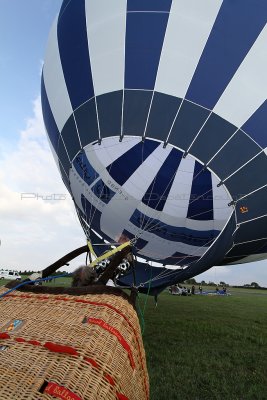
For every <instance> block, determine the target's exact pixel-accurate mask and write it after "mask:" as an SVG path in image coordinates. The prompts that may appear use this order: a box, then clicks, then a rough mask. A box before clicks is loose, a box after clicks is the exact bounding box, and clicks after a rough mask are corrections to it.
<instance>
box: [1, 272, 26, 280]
mask: <svg viewBox="0 0 267 400" xmlns="http://www.w3.org/2000/svg"><path fill="white" fill-rule="evenodd" d="M0 279H7V280H10V281H11V280H12V281H15V280H16V281H20V280H21V276H20V274H19V273H18V271H13V270H7V269H1V270H0Z"/></svg>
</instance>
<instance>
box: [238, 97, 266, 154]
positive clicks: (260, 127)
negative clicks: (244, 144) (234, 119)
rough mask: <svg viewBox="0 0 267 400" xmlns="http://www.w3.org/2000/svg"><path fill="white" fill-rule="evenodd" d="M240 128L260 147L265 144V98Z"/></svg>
mask: <svg viewBox="0 0 267 400" xmlns="http://www.w3.org/2000/svg"><path fill="white" fill-rule="evenodd" d="M242 129H243V131H245V132H246V133H248V134H249V135H250V136H251V137H252V139H254V140H255V141H256V142H257V143H258V144H259V145H260V146H261V147H266V146H267V132H266V130H267V100H265V101H264V103H263V104H262V105H261V106H260V107H259V108H258V109H257V110H256V111H255V112H254V114H253V115H252V116H251V117H250V118H249V119H248V120H247V122H246V123H245V124H244V125H243V126H242Z"/></svg>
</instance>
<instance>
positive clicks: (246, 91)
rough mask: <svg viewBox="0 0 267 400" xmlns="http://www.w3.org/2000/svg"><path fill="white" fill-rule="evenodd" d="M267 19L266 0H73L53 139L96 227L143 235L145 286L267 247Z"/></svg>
mask: <svg viewBox="0 0 267 400" xmlns="http://www.w3.org/2000/svg"><path fill="white" fill-rule="evenodd" d="M266 22H267V4H266V1H265V0H259V1H258V2H257V5H255V4H254V2H252V1H247V2H244V1H242V0H236V1H235V2H233V1H231V0H225V1H222V0H212V1H211V0H203V1H201V2H199V1H198V0H186V1H185V0H172V1H171V0H157V1H154V0H143V1H136V0H128V1H126V0H110V1H108V2H106V1H104V0H66V1H63V3H62V6H61V10H60V13H59V15H58V17H57V18H56V20H55V21H54V24H53V26H52V28H51V32H50V35H49V39H48V45H47V50H46V55H45V62H44V67H43V73H42V108H43V116H44V122H45V126H46V130H47V133H48V139H49V142H50V145H51V149H52V152H53V155H54V157H55V160H56V163H57V165H58V168H59V171H60V174H61V176H62V179H63V181H64V183H65V185H66V187H67V188H68V190H69V192H70V194H71V195H72V197H73V200H74V203H75V206H76V209H77V212H78V214H79V218H80V221H81V224H82V226H83V228H84V230H85V233H86V234H87V235H89V232H91V235H97V238H98V239H97V240H98V241H100V242H101V241H102V242H103V243H104V240H105V241H108V242H112V243H113V242H123V241H125V240H128V239H135V247H134V252H135V254H136V255H137V256H138V257H140V258H139V259H138V260H139V261H138V267H137V268H136V271H137V274H136V275H137V277H136V279H137V281H138V285H139V286H140V287H142V288H144V290H145V289H147V288H148V287H149V288H151V290H152V292H153V290H154V291H157V289H162V288H164V287H165V286H167V285H169V284H171V283H173V282H177V281H181V280H184V279H185V278H189V277H191V276H194V275H197V274H199V273H201V272H203V271H205V270H206V269H208V268H210V267H211V266H213V265H225V264H235V263H243V262H250V261H256V260H261V259H264V258H266V255H267V239H266V238H267V224H266V221H267V217H266V215H267V185H266V184H267V179H266V174H265V173H263V171H266V169H267V158H266V154H267V152H266V146H267V135H266V132H265V130H264V127H265V126H266V123H267V101H266V93H267V77H266V68H267V54H266V52H265V51H264V49H265V46H266V40H267V26H266ZM147 262H149V264H148V263H147ZM151 271H152V273H151ZM150 277H151V278H150ZM121 283H123V284H131V283H132V277H131V276H128V277H125V278H123V279H122V280H121Z"/></svg>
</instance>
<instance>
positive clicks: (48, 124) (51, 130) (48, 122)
mask: <svg viewBox="0 0 267 400" xmlns="http://www.w3.org/2000/svg"><path fill="white" fill-rule="evenodd" d="M41 99H42V111H43V117H44V124H45V128H46V131H47V134H48V135H49V138H50V141H51V143H52V145H53V147H54V149H55V151H56V152H57V149H58V139H59V135H60V133H59V130H58V127H57V124H56V122H55V119H54V116H53V113H52V111H51V107H50V104H49V101H48V97H47V94H46V90H45V84H44V77H43V75H42V81H41Z"/></svg>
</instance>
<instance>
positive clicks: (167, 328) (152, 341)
mask: <svg viewBox="0 0 267 400" xmlns="http://www.w3.org/2000/svg"><path fill="white" fill-rule="evenodd" d="M69 282H70V281H69V278H60V279H58V280H57V281H56V285H57V286H58V285H60V286H61V285H62V286H65V285H66V284H67V283H69ZM4 283H5V281H0V285H1V284H4ZM49 285H52V286H54V285H55V283H54V282H51V283H49ZM213 289H214V288H213ZM229 291H230V292H231V293H232V296H229V297H224V296H198V295H196V296H191V297H182V296H172V295H170V294H168V293H167V292H164V293H162V294H161V295H160V296H159V303H158V307H157V308H155V305H154V300H153V298H151V297H148V299H147V305H146V310H145V317H144V319H145V325H144V328H145V329H144V335H143V339H144V344H145V349H146V355H147V363H148V370H149V376H150V389H151V400H176V399H177V400H178V399H183V400H184V399H185V400H187V399H190V400H211V399H212V400H214V399H218V400H222V399H226V400H257V399H259V400H265V399H266V400H267V292H266V291H260V290H258V291H257V290H249V289H231V288H230V289H229ZM145 302H146V296H141V297H140V305H141V306H143V305H144V304H145ZM140 400H141V399H140Z"/></svg>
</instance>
